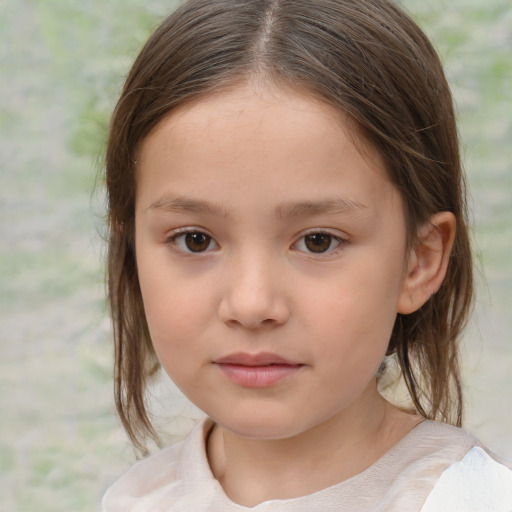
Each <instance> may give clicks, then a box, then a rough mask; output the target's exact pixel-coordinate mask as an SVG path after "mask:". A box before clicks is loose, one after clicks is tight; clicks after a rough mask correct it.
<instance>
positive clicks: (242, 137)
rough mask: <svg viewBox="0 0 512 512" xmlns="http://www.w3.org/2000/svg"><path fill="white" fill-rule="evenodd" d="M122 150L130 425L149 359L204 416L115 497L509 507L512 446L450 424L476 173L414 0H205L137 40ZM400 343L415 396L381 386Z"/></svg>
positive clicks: (467, 295) (137, 435) (153, 503)
mask: <svg viewBox="0 0 512 512" xmlns="http://www.w3.org/2000/svg"><path fill="white" fill-rule="evenodd" d="M106 168H107V187H108V204H109V226H110V238H109V255H108V277H109V292H110V301H111V307H112V313H113V319H114V335H115V342H116V400H117V407H118V411H119V414H120V417H121V420H122V422H123V425H124V426H125V428H126V430H127V432H128V435H129V436H130V438H131V439H132V441H133V442H134V443H135V446H136V447H138V448H143V446H144V444H143V443H144V437H145V435H147V434H149V435H153V436H154V435H156V434H155V432H154V431H153V429H152V426H151V423H150V421H149V418H148V414H147V411H146V408H145V401H144V391H145V385H146V379H147V378H148V376H149V375H150V374H151V373H152V372H153V371H154V369H155V367H156V365H157V364H160V365H161V366H162V367H163V368H164V369H165V371H166V372H167V373H168V374H169V376H170V377H171V378H172V379H173V381H174V382H175V383H176V384H177V385H178V387H179V388H181V390H182V391H183V392H184V393H185V395H186V396H188V398H190V400H191V401H192V402H194V403H195V404H196V405H197V406H198V407H199V408H200V409H202V410H203V411H204V412H205V413H206V415H207V417H208V419H206V420H205V421H203V422H202V423H201V424H200V425H198V426H197V427H196V429H195V430H194V431H193V432H192V434H191V435H190V436H189V437H188V438H187V439H186V440H185V441H184V442H182V443H180V444H177V445H175V446H172V447H170V448H167V449H165V450H163V451H161V452H160V453H158V454H156V455H154V456H152V457H150V458H148V459H146V460H143V461H141V462H139V463H137V464H136V465H135V466H134V467H133V468H132V469H131V470H130V471H128V473H127V474H125V475H124V476H123V477H121V479H120V480H119V481H118V482H116V483H115V484H114V485H113V486H112V487H111V488H110V489H109V490H108V491H107V493H106V495H105V497H104V500H103V510H104V511H105V512H114V511H123V512H127V511H148V512H149V511H151V512H159V511H161V512H163V511H193V512H198V511H207V510H208V511H241V510H247V509H250V508H254V509H255V510H261V511H263V510H264V511H284V510H294V511H308V512H310V511H312V510H322V511H324V510H333V511H334V510H336V511H351V512H353V511H358V512H367V511H382V512H383V511H420V510H421V511H423V512H432V511H443V512H446V511H459V510H460V511H462V510H463V511H464V512H468V511H483V510H492V511H494V512H505V511H508V512H510V511H511V510H512V472H511V471H510V469H509V468H508V467H507V466H506V465H505V463H502V462H499V461H498V460H497V459H496V457H495V456H494V455H492V454H490V453H488V451H486V450H485V448H483V447H481V446H480V444H479V443H478V441H477V440H476V439H474V438H473V437H472V436H471V435H469V434H467V433H465V432H464V431H463V430H460V429H459V428H457V427H459V426H460V424H461V418H462V396H461V395H462V393H461V384H460V377H459V366H458V360H457V340H458V338H459V335H460V333H461V330H462V328H463V326H464V324H465V321H466V318H467V315H468V310H469V308H470V305H471V300H472V263H471V254H470V247H469V241H468V229H467V224H466V211H465V197H464V186H463V185H464V180H463V175H462V173H461V164H460V159H459V151H458V141H457V132H456V125H455V118H454V112H453V105H452V99H451V95H450V91H449V88H448V85H447V83H446V80H445V77H444V74H443V71H442V68H441V65H440V63H439V60H438V57H437V56H436V54H435V52H434V50H433V49H432V47H431V45H430V43H429V42H428V40H427V39H426V37H425V36H424V35H423V33H422V32H421V30H420V29H419V28H418V27H417V26H416V25H415V24H414V23H413V22H412V21H411V20H410V19H409V18H408V17H407V16H406V15H405V14H404V13H403V12H402V11H401V10H400V9H398V8H397V7H396V6H395V5H393V4H392V3H391V2H389V1H388V0H293V1H292V0H190V1H189V2H187V3H185V4H184V5H183V6H182V7H181V8H180V9H178V10H177V11H176V12H175V13H174V14H173V15H171V16H170V17H169V18H168V19H167V20H166V21H164V23H163V24H162V25H161V26H160V27H159V28H158V29H157V31H156V32H155V33H154V34H153V36H152V37H151V38H150V39H149V41H148V42H147V44H146V46H145V47H144V49H143V50H142V52H141V54H140V55H139V57H138V58H137V60H136V62H135V64H134V66H133V68H132V70H131V72H130V74H129V76H128V79H127V81H126V84H125V87H124V89H123V92H122V94H121V98H120V100H119V102H118V105H117V107H116V110H115V112H114V116H113V119H112V123H111V129H110V139H109V143H108V149H107V156H106ZM393 366H396V367H397V368H399V370H400V374H401V377H402V378H403V381H404V382H405V384H406V386H407V389H408V391H409V394H410V397H411V400H412V406H413V407H412V408H411V410H404V409H401V408H398V407H396V406H395V405H393V404H391V403H390V402H388V401H387V400H385V399H384V398H383V396H382V395H381V394H380V393H379V390H378V383H379V381H381V380H382V379H383V377H385V376H387V377H390V376H392V374H391V373H390V372H392V369H393ZM436 420H437V421H436ZM452 425H454V426H452Z"/></svg>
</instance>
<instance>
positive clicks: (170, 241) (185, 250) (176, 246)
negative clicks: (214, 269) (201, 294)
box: [166, 228, 349, 257]
mask: <svg viewBox="0 0 512 512" xmlns="http://www.w3.org/2000/svg"><path fill="white" fill-rule="evenodd" d="M189 235H200V236H202V237H205V238H206V240H205V241H204V243H207V245H206V246H205V248H204V249H203V250H201V249H200V250H197V251H194V250H191V249H190V247H189V246H188V245H187V242H186V237H187V236H189ZM314 235H319V236H321V237H322V236H323V237H328V238H329V247H328V248H327V249H326V250H323V251H314V250H308V248H307V247H306V248H304V249H298V250H299V251H301V252H304V253H306V254H308V255H312V256H317V257H323V256H328V255H331V254H332V253H336V252H337V251H338V250H339V249H340V247H342V246H343V245H347V244H348V243H349V241H348V240H346V239H344V238H340V237H339V236H336V235H333V234H332V233H329V232H328V231H322V230H311V231H309V232H306V233H304V234H302V235H301V237H300V238H299V239H298V240H297V241H296V242H294V243H293V244H292V245H291V248H292V249H296V248H297V246H298V245H300V244H301V243H302V244H303V245H304V246H306V244H307V242H306V239H307V237H312V236H314ZM180 239H182V240H183V245H184V246H182V245H181V243H180V242H179V241H180ZM333 243H334V244H336V246H335V247H334V248H332V247H331V246H332V244H333ZM212 244H213V245H214V248H213V249H212V248H211V246H212ZM166 245H168V246H171V247H172V248H173V250H175V251H177V252H179V253H181V254H186V255H199V254H204V253H209V252H212V250H216V249H218V248H219V245H218V244H217V242H215V240H214V239H213V237H212V236H210V235H209V234H208V233H205V232H204V231H202V230H200V229H195V228H187V229H184V230H180V231H178V232H175V233H173V234H172V235H171V236H169V237H168V238H167V240H166Z"/></svg>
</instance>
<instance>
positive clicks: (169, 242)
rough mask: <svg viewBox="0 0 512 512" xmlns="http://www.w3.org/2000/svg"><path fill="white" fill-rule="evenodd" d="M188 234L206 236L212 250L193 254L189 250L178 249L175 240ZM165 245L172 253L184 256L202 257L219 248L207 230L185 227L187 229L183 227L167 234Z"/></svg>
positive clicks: (208, 249)
mask: <svg viewBox="0 0 512 512" xmlns="http://www.w3.org/2000/svg"><path fill="white" fill-rule="evenodd" d="M189 233H201V234H204V235H206V236H207V237H208V238H210V241H211V244H213V245H214V248H213V249H212V248H210V247H208V248H207V249H206V250H204V251H197V252H194V251H190V250H186V249H182V248H181V247H178V245H177V244H176V240H177V239H178V238H179V237H180V236H184V235H187V234H189ZM165 245H166V246H168V247H170V248H171V249H172V250H173V251H175V252H177V253H180V254H183V255H185V256H201V255H203V256H204V255H206V254H209V253H211V252H213V251H214V250H218V249H219V248H220V247H219V244H218V242H217V241H216V240H215V238H214V237H213V235H211V234H210V233H209V232H208V230H206V229H204V228H200V227H196V226H187V227H183V228H177V229H174V230H173V231H171V232H170V233H169V234H167V235H166V237H165Z"/></svg>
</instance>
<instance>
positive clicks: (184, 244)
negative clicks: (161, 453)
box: [169, 231, 217, 253]
mask: <svg viewBox="0 0 512 512" xmlns="http://www.w3.org/2000/svg"><path fill="white" fill-rule="evenodd" d="M169 243H172V244H173V245H175V246H176V247H177V248H178V249H179V250H180V251H183V252H188V253H191V252H192V253H199V252H206V251H208V250H212V249H215V248H217V244H216V243H215V242H214V240H213V238H212V237H211V236H209V235H207V234H206V233H203V232H202V231H187V232H185V233H178V234H176V235H173V236H172V237H171V238H170V239H169Z"/></svg>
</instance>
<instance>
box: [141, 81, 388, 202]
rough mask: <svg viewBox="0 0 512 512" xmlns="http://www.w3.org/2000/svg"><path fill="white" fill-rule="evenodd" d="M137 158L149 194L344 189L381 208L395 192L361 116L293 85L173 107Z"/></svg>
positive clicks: (304, 194) (229, 198) (303, 194)
mask: <svg viewBox="0 0 512 512" xmlns="http://www.w3.org/2000/svg"><path fill="white" fill-rule="evenodd" d="M137 167H138V169H137V171H138V180H137V181H138V189H137V197H138V200H142V199H143V198H144V201H146V203H147V201H149V200H152V201H158V199H159V197H157V196H158V195H159V194H160V195H162V196H163V195H165V193H167V194H170V195H173V196H176V195H178V196H182V195H184V194H185V195H187V196H189V195H190V194H192V195H193V194H199V195H205V196H209V197H210V198H213V199H215V198H217V199H218V201H220V202H224V203H226V204H235V205H236V203H237V202H238V203H239V204H238V206H243V205H245V206H246V207H248V206H249V205H250V204H251V203H252V201H251V199H253V200H255V201H260V200H263V203H268V202H270V200H271V199H272V200H277V199H279V200H280V201H281V202H283V203H286V202H289V201H296V200H303V201H304V200H306V199H311V198H312V199H322V200H325V199H326V198H328V196H331V197H330V199H332V198H333V197H334V196H336V197H338V196H339V195H343V196H344V197H346V199H347V200H348V201H352V202H354V203H368V205H367V206H368V207H369V208H373V206H374V205H375V206H376V207H378V205H377V204H376V203H380V202H382V201H384V202H386V201H388V200H391V199H393V198H392V197H391V196H394V195H396V190H395V189H394V187H392V186H391V184H390V183H389V180H388V179H387V177H386V171H385V167H384V164H383V161H382V158H381V157H380V155H379V154H378V153H377V151H375V150H374V149H373V148H372V147H371V146H369V145H368V144H367V143H365V141H364V140H363V139H361V138H360V137H359V135H358V133H357V130H356V127H355V123H353V122H350V121H349V120H348V119H347V117H346V116H344V115H343V114H342V113H341V112H339V111H338V110H336V109H335V108H334V107H332V106H330V105H327V104H326V103H325V102H322V101H320V100H318V99H317V98H315V97H313V96H310V95H307V94H304V93H302V92H297V91H294V90H292V89H286V88H283V89H277V88H268V87H267V88H263V87H255V86H250V85H244V86H238V87H236V88H233V89H228V90H224V91H221V92H218V93H215V94H211V95H208V96H206V97H204V98H201V99H199V100H197V101H195V102H193V103H190V104H188V105H186V106H184V107H181V108H180V109H178V110H176V111H173V112H172V113H171V114H169V115H168V116H167V117H166V118H164V119H163V120H162V121H161V122H160V123H159V124H158V125H157V127H156V128H155V129H154V130H153V131H152V132H151V133H150V134H149V135H148V136H147V137H146V139H145V140H144V141H143V143H142V144H141V147H140V149H139V152H138V166H137ZM264 190H266V191H267V193H266V194H264V196H265V197H259V194H261V192H262V191H264ZM149 196H151V197H149ZM316 196H318V197H316ZM237 199H238V200H239V201H237ZM148 205H149V203H147V204H146V206H148Z"/></svg>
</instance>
